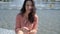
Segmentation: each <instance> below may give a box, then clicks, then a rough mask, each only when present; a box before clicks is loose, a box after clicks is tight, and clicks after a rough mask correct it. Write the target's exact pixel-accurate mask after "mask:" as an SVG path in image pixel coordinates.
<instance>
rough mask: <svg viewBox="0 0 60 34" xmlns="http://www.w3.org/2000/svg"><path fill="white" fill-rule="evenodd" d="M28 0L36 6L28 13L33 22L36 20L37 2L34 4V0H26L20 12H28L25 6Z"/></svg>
mask: <svg viewBox="0 0 60 34" xmlns="http://www.w3.org/2000/svg"><path fill="white" fill-rule="evenodd" d="M27 1H31V2H32V6H33V7H34V8H32V9H31V12H30V13H29V14H28V20H29V21H30V22H31V23H33V22H34V15H35V13H36V8H35V4H34V1H33V0H25V1H24V4H23V6H22V8H21V10H20V11H21V12H20V14H22V15H23V14H24V13H25V12H26V9H25V6H26V2H27Z"/></svg>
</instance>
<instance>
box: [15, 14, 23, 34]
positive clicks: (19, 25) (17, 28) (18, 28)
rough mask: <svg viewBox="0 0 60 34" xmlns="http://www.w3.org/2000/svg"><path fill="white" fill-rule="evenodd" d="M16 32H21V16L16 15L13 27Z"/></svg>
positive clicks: (17, 33)
mask: <svg viewBox="0 0 60 34" xmlns="http://www.w3.org/2000/svg"><path fill="white" fill-rule="evenodd" d="M15 32H16V34H23V31H22V30H21V16H20V15H17V16H16V27H15Z"/></svg>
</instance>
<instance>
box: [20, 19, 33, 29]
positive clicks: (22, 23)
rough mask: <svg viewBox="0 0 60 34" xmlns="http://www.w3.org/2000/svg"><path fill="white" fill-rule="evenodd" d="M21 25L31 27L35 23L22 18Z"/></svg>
mask: <svg viewBox="0 0 60 34" xmlns="http://www.w3.org/2000/svg"><path fill="white" fill-rule="evenodd" d="M21 27H27V28H29V29H32V28H33V24H31V23H30V22H29V21H28V20H26V19H22V20H21Z"/></svg>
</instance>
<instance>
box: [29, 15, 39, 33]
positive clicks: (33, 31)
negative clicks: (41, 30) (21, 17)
mask: <svg viewBox="0 0 60 34" xmlns="http://www.w3.org/2000/svg"><path fill="white" fill-rule="evenodd" d="M37 29H38V16H37V15H36V16H35V20H34V25H33V28H32V30H30V32H29V33H30V34H36V33H37Z"/></svg>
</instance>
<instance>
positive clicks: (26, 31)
mask: <svg viewBox="0 0 60 34" xmlns="http://www.w3.org/2000/svg"><path fill="white" fill-rule="evenodd" d="M21 30H22V31H23V32H24V34H26V33H28V32H29V29H28V28H27V27H22V28H21Z"/></svg>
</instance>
